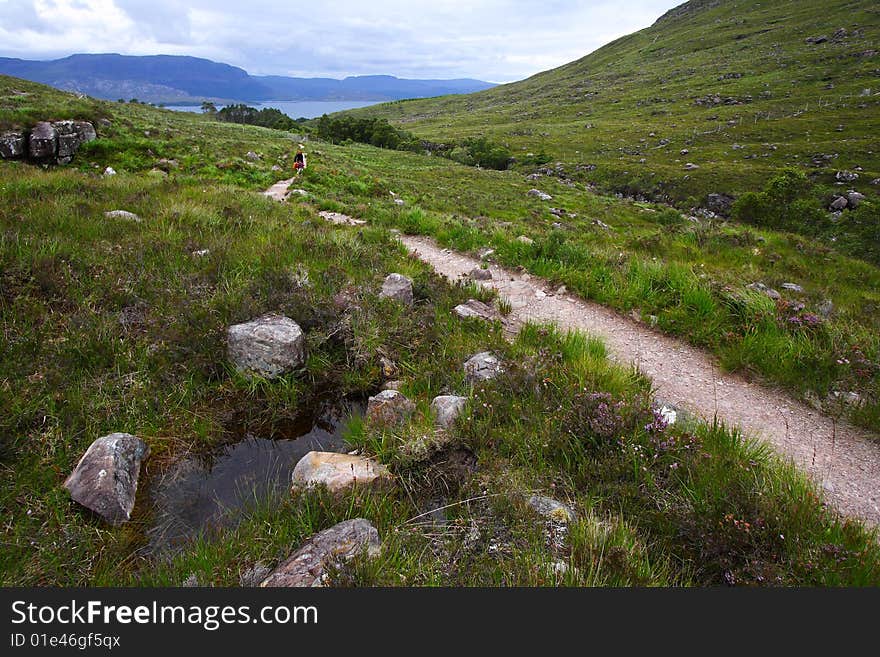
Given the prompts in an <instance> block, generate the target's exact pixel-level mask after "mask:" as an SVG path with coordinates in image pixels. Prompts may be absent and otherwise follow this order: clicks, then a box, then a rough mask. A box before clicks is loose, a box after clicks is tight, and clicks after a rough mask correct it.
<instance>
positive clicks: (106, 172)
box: [104, 167, 116, 176]
mask: <svg viewBox="0 0 880 657" xmlns="http://www.w3.org/2000/svg"><path fill="white" fill-rule="evenodd" d="M115 175H116V169H114V168H113V167H107V168H106V169H104V176H115Z"/></svg>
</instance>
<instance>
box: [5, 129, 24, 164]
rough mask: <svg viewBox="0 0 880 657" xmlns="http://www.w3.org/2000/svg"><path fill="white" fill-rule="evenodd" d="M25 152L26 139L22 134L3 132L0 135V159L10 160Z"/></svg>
mask: <svg viewBox="0 0 880 657" xmlns="http://www.w3.org/2000/svg"><path fill="white" fill-rule="evenodd" d="M26 152H27V137H26V136H25V134H24V133H23V132H4V133H2V134H0V157H2V158H3V159H4V160H12V159H15V158H17V157H22V156H24V154H25V153H26Z"/></svg>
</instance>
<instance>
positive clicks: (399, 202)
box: [394, 198, 405, 205]
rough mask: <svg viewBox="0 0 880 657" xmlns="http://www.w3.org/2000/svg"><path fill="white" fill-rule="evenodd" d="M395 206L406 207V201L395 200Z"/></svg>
mask: <svg viewBox="0 0 880 657" xmlns="http://www.w3.org/2000/svg"><path fill="white" fill-rule="evenodd" d="M394 205H405V201H404V200H403V199H402V198H396V199H394Z"/></svg>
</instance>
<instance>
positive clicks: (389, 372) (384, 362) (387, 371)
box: [379, 356, 398, 379]
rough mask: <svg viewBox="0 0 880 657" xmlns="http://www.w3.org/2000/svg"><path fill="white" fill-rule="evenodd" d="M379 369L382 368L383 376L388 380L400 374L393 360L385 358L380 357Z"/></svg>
mask: <svg viewBox="0 0 880 657" xmlns="http://www.w3.org/2000/svg"><path fill="white" fill-rule="evenodd" d="M379 367H381V368H382V376H383V377H385V378H386V379H390V378H393V377H395V376H397V374H398V369H397V365H396V364H395V363H394V361H393V360H391V359H390V358H386V357H385V356H380V357H379Z"/></svg>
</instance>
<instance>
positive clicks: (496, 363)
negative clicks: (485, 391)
mask: <svg viewBox="0 0 880 657" xmlns="http://www.w3.org/2000/svg"><path fill="white" fill-rule="evenodd" d="M464 372H465V376H466V378H467V380H468V381H470V382H471V383H479V382H481V381H489V380H490V379H494V378H495V377H496V376H498V375H499V374H501V373H502V372H504V367H503V366H502V365H501V361H500V360H499V359H498V356H496V355H495V354H493V353H492V352H491V351H484V352H482V353H479V354H476V355H475V356H471V358H469V359H468V360H467V362H465V364H464Z"/></svg>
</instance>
